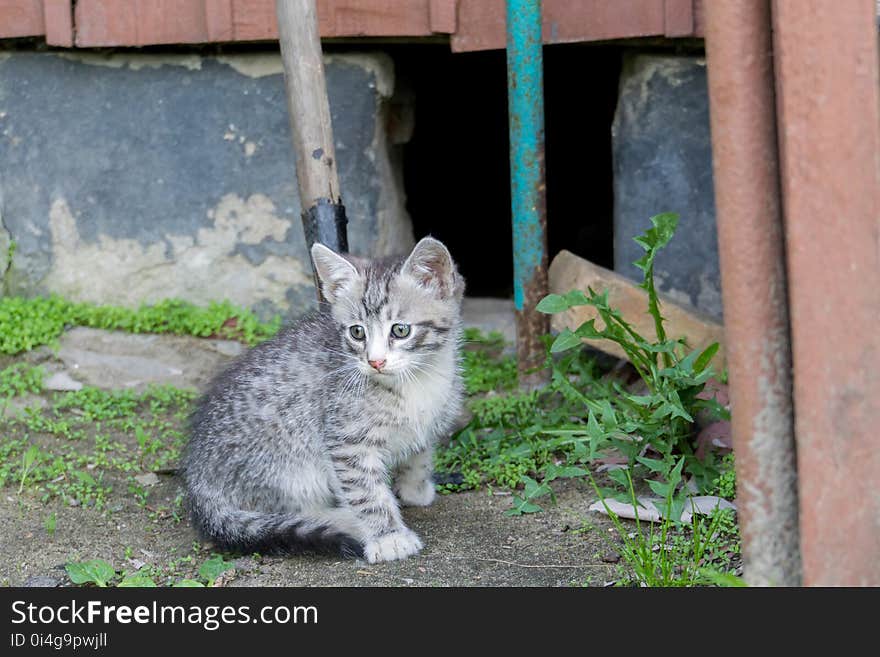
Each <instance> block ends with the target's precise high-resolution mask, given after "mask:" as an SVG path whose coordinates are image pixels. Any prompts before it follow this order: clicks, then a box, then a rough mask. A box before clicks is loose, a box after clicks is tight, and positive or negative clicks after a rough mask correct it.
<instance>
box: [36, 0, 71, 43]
mask: <svg viewBox="0 0 880 657" xmlns="http://www.w3.org/2000/svg"><path fill="white" fill-rule="evenodd" d="M43 18H44V21H45V24H46V43H48V44H49V45H50V46H61V47H63V48H70V47H72V46H73V7H72V3H71V0H43Z"/></svg>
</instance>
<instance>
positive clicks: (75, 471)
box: [0, 364, 194, 518]
mask: <svg viewBox="0 0 880 657" xmlns="http://www.w3.org/2000/svg"><path fill="white" fill-rule="evenodd" d="M11 367H12V368H15V375H16V376H17V377H21V378H24V379H28V380H30V379H31V378H32V376H33V380H36V375H31V374H29V373H27V372H25V371H24V370H22V368H21V366H20V365H18V364H17V365H13V366H11ZM9 369H10V368H7V370H3V371H0V380H2V379H3V378H4V374H5V373H6V372H7V371H8V370H9ZM34 369H37V368H34ZM28 390H29V391H39V389H37V388H35V387H33V388H31V387H29V388H28ZM47 396H48V397H49V404H48V406H47V407H46V408H39V407H36V406H35V407H26V408H24V409H23V411H22V412H21V413H20V414H18V415H14V416H12V417H7V418H5V419H4V421H3V432H4V435H3V440H2V442H0V487H2V486H5V485H7V484H10V483H11V484H14V485H15V486H16V487H17V492H18V494H19V496H21V495H22V494H25V493H27V494H28V495H30V496H31V497H34V498H36V499H37V500H39V501H41V502H49V501H51V500H53V499H60V500H62V501H64V502H65V503H66V504H69V505H82V506H89V507H95V508H96V509H98V510H102V509H104V507H105V505H106V502H107V497H108V495H109V493H110V492H111V491H112V490H113V483H112V482H111V479H117V480H119V479H121V480H124V481H127V482H128V489H129V492H131V493H132V494H134V495H135V497H136V498H138V495H140V498H139V499H141V500H142V501H145V497H146V493H145V491H143V487H141V486H140V485H139V484H137V481H136V479H135V477H136V476H137V475H138V474H140V473H142V472H152V471H161V470H163V469H168V468H173V467H174V466H175V465H176V463H177V458H178V456H179V453H180V449H181V447H182V446H183V443H184V441H185V435H184V433H183V431H182V427H183V425H184V422H185V418H186V416H187V415H188V413H189V409H190V404H191V401H192V399H193V398H194V393H193V392H191V391H185V390H179V389H176V388H173V387H170V386H155V387H150V388H148V389H147V390H145V391H143V392H136V391H132V390H121V391H105V390H100V389H97V388H91V387H85V388H83V389H82V390H78V391H75V392H65V393H51V394H49V395H47ZM144 506H145V504H144ZM167 515H170V516H176V517H178V518H179V517H181V513H180V512H179V510H178V509H169V510H167Z"/></svg>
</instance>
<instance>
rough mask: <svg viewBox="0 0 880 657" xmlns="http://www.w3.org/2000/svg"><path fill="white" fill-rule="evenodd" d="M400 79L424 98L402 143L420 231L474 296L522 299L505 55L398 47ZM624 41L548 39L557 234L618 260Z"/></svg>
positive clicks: (553, 241) (548, 120)
mask: <svg viewBox="0 0 880 657" xmlns="http://www.w3.org/2000/svg"><path fill="white" fill-rule="evenodd" d="M392 54H393V55H394V59H395V67H396V75H397V80H398V85H399V86H402V87H403V88H406V89H408V90H409V92H410V93H411V94H412V96H413V98H414V102H415V122H414V132H413V135H412V139H411V140H410V142H409V143H408V144H407V145H406V146H405V149H404V183H405V188H406V194H407V209H408V211H409V213H410V216H411V218H412V221H413V227H414V230H415V234H416V238H420V237H423V236H425V235H428V234H430V235H433V236H434V237H436V238H438V239H440V240H442V241H443V242H444V243H446V244H447V245H448V246H449V248H450V250H451V251H452V253H453V255H454V256H455V258H456V260H457V261H458V263H459V266H460V267H461V271H462V274H463V275H464V276H465V278H466V279H467V282H468V295H469V296H488V297H512V295H513V255H512V241H511V211H510V165H509V160H508V158H509V149H508V129H507V88H506V85H507V77H506V61H505V53H504V51H501V50H495V51H487V52H474V53H463V54H452V53H450V52H449V50H448V47H446V46H436V47H434V46H430V47H428V46H419V47H418V48H412V47H401V48H400V49H395V50H393V51H392ZM620 61H621V52H620V49H619V48H611V47H596V46H583V45H564V46H545V48H544V86H545V101H544V102H545V134H546V166H547V239H548V254H549V257H550V258H551V259H552V258H553V256H555V255H556V254H557V253H558V252H559V251H560V250H561V249H568V250H569V251H572V252H574V253H576V254H578V255H581V256H583V257H585V258H588V259H589V260H591V261H593V262H595V263H597V264H599V265H602V266H604V267H608V268H611V267H612V266H613V251H614V249H613V232H612V231H613V202H614V197H613V188H612V159H611V124H612V121H613V118H614V110H615V107H616V104H617V89H618V82H619V77H620Z"/></svg>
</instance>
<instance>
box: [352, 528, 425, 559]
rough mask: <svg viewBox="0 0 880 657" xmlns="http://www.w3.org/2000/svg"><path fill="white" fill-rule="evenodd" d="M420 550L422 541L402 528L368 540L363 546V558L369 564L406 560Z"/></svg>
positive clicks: (411, 532) (413, 533)
mask: <svg viewBox="0 0 880 657" xmlns="http://www.w3.org/2000/svg"><path fill="white" fill-rule="evenodd" d="M421 549H422V541H421V540H420V539H419V537H418V536H416V534H415V532H414V531H412V530H411V529H407V528H406V527H404V528H403V529H399V530H397V531H396V532H391V533H390V534H385V536H380V537H379V538H374V539H370V540H369V541H367V543H366V545H365V546H364V557H365V558H366V560H367V561H368V562H370V563H378V562H379V561H395V560H396V559H406V558H407V557H411V556H412V555H414V554H415V553H416V552H418V551H419V550H421Z"/></svg>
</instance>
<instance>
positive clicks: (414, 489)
mask: <svg viewBox="0 0 880 657" xmlns="http://www.w3.org/2000/svg"><path fill="white" fill-rule="evenodd" d="M396 492H397V497H398V499H399V500H400V503H401V504H403V505H404V506H428V505H429V504H430V503H431V502H433V501H434V498H435V497H436V496H437V489H436V487H435V486H434V482H433V481H432V480H430V479H428V480H427V481H425V480H422V481H402V482H400V483H399V484H398V485H397V489H396Z"/></svg>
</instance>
